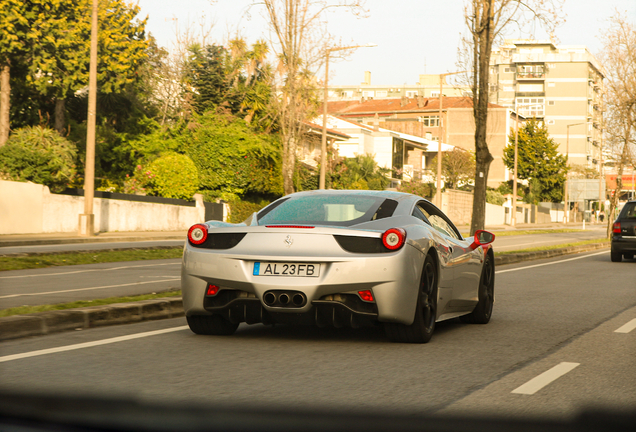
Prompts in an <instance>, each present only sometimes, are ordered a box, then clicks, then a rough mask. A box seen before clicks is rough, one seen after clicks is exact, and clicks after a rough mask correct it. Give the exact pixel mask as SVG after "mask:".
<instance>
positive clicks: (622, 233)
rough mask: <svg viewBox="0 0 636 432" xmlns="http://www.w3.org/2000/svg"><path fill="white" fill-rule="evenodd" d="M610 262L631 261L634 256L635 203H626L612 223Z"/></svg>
mask: <svg viewBox="0 0 636 432" xmlns="http://www.w3.org/2000/svg"><path fill="white" fill-rule="evenodd" d="M611 254H612V261H613V262H620V261H622V259H623V257H625V259H633V258H634V255H635V254H636V201H628V202H627V204H625V206H624V207H623V210H621V212H620V213H619V214H618V217H617V218H616V220H615V221H614V228H613V230H612V252H611Z"/></svg>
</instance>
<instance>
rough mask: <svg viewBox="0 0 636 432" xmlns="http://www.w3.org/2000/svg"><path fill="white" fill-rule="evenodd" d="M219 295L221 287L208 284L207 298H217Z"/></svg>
mask: <svg viewBox="0 0 636 432" xmlns="http://www.w3.org/2000/svg"><path fill="white" fill-rule="evenodd" d="M218 293H219V287H218V286H217V285H212V284H208V289H207V291H206V292H205V295H207V296H215V295H217V294H218Z"/></svg>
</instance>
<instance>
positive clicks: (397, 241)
mask: <svg viewBox="0 0 636 432" xmlns="http://www.w3.org/2000/svg"><path fill="white" fill-rule="evenodd" d="M405 240H406V231H404V230H403V229H402V228H390V229H388V230H386V231H385V232H384V234H382V244H384V247H386V248H387V249H389V250H392V251H393V250H398V249H399V248H401V247H402V246H403V245H404V241H405Z"/></svg>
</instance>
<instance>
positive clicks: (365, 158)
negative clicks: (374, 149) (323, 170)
mask: <svg viewBox="0 0 636 432" xmlns="http://www.w3.org/2000/svg"><path fill="white" fill-rule="evenodd" d="M389 172H390V170H389V169H386V168H381V167H379V166H378V164H377V162H376V161H375V158H374V157H373V155H370V154H364V155H356V156H355V157H352V158H339V159H337V160H336V161H335V163H334V164H333V166H332V167H330V169H329V182H328V186H330V187H331V188H333V189H359V190H384V188H386V187H387V186H388V185H389V183H390V180H389V178H388V177H387V174H388V173H389Z"/></svg>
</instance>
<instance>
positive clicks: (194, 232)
mask: <svg viewBox="0 0 636 432" xmlns="http://www.w3.org/2000/svg"><path fill="white" fill-rule="evenodd" d="M207 239H208V227H207V226H206V225H203V224H196V225H192V226H191V227H190V229H189V230H188V240H190V243H192V244H194V245H200V244H203V243H205V241H206V240H207Z"/></svg>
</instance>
